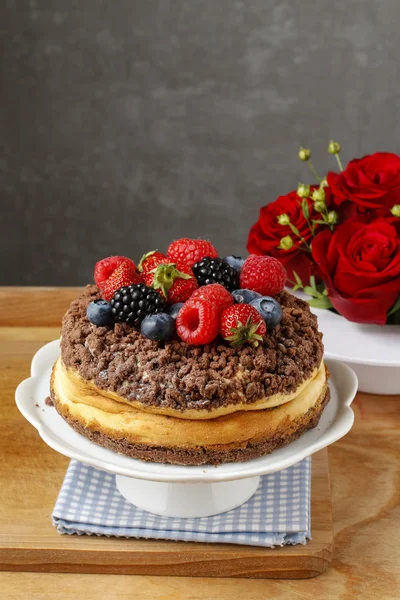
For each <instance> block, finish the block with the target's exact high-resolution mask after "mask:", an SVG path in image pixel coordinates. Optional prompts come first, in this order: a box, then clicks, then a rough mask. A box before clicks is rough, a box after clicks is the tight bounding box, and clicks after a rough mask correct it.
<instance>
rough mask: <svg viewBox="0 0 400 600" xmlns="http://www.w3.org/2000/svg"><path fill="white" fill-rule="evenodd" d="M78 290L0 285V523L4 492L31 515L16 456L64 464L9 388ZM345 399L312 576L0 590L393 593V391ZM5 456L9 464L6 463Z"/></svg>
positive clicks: (397, 563) (8, 583)
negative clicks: (322, 561) (328, 541)
mask: <svg viewBox="0 0 400 600" xmlns="http://www.w3.org/2000/svg"><path fill="white" fill-rule="evenodd" d="M77 293H78V290H77V289H73V288H58V289H56V288H53V289H48V288H41V289H40V288H0V373H1V375H0V377H1V387H0V403H1V404H0V406H1V408H0V459H1V466H0V527H1V523H2V521H1V519H2V512H3V511H2V510H1V507H2V506H3V507H4V506H6V503H7V505H9V504H10V502H12V501H13V499H12V498H10V494H12V496H13V497H14V496H15V497H17V496H18V497H21V496H22V497H23V496H24V495H25V496H26V498H27V502H26V506H27V509H26V510H27V517H29V487H30V484H29V481H26V485H24V486H23V487H22V488H19V489H15V490H14V489H13V487H12V483H11V485H10V480H11V482H12V479H13V470H14V469H15V468H18V465H21V468H22V465H24V468H26V463H28V464H29V461H31V460H35V459H36V458H37V459H39V460H41V461H42V463H43V466H44V468H46V467H47V468H51V465H54V464H55V461H56V462H57V465H58V466H60V465H62V466H65V467H66V466H67V464H68V459H67V458H65V457H63V456H61V455H58V454H56V453H54V451H53V450H51V449H50V448H47V447H46V446H45V444H44V443H43V442H42V441H41V440H40V438H39V436H38V435H37V433H36V431H35V430H34V429H33V427H32V426H31V425H30V424H29V423H27V422H26V421H25V420H24V419H23V417H22V416H21V415H20V414H19V413H18V411H17V409H16V406H15V403H14V391H15V388H16V386H17V384H18V383H19V382H20V381H21V380H22V379H24V378H26V377H27V376H28V374H29V367H30V362H31V358H32V355H33V354H34V353H35V352H36V350H37V349H38V348H39V347H40V346H42V345H43V344H44V343H46V342H48V341H50V340H53V339H56V338H57V337H58V334H59V323H60V318H61V315H62V314H63V312H64V310H65V308H66V306H67V305H68V303H69V302H70V300H71V299H72V298H74V297H76V295H77ZM353 406H354V410H355V414H356V421H355V424H354V427H353V429H352V431H351V432H350V433H349V434H348V435H347V436H346V437H345V438H344V439H343V440H341V441H339V442H337V443H336V444H334V445H333V446H331V447H330V449H329V456H330V469H331V480H332V494H333V517H334V530H335V551H334V561H333V567H332V568H331V569H330V570H329V571H327V572H326V573H324V574H323V575H321V576H319V577H318V578H315V579H308V580H299V581H293V580H248V579H247V580H244V579H211V578H179V577H157V576H129V575H126V576H124V575H75V574H51V573H5V572H3V573H0V597H1V598H5V599H7V600H8V599H10V600H11V599H20V598H21V599H22V598H24V599H25V598H29V599H40V600H44V599H46V598H49V599H50V598H65V599H71V600H72V599H74V600H76V599H77V598H79V599H80V598H85V600H89V599H91V598H93V599H94V598H96V600H101V599H103V598H104V599H107V600H109V599H114V598H118V599H121V600H123V599H125V598H137V599H138V600H153V599H160V600H167V599H168V600H181V599H182V600H183V599H190V600H197V599H206V600H228V599H229V600H232V598H234V599H236V598H237V599H242V598H243V599H244V600H263V599H264V598H265V599H267V598H268V599H275V598H283V599H284V600H291V599H293V600H296V599H299V598H304V599H310V600H311V599H313V600H314V599H317V600H320V599H324V600H338V599H340V600H346V599H349V598H351V599H353V598H354V599H356V598H363V600H369V599H371V600H372V599H374V600H375V599H377V600H378V599H379V600H392V599H393V600H394V599H398V598H400V461H399V458H400V435H399V434H400V397H393V396H372V395H368V394H361V393H360V394H358V395H357V398H356V400H355V403H354V405H353ZM28 448H29V452H28V451H27V449H28ZM10 456H13V465H14V466H13V469H10V468H9V464H10V462H11V461H10ZM15 465H17V466H15ZM6 481H7V482H8V484H7V486H6V485H5V482H6ZM50 481H51V473H49V484H50ZM52 485H53V486H54V482H53V481H52ZM5 489H7V490H8V492H7V497H5V495H4V490H5ZM10 490H11V492H10ZM56 495H57V490H56V489H53V488H52V489H51V491H49V492H48V493H46V494H45V496H44V498H45V499H44V506H43V510H44V512H45V513H46V514H48V517H49V518H50V513H51V509H52V507H53V504H54V501H55V498H56Z"/></svg>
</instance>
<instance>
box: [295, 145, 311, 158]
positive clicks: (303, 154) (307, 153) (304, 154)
mask: <svg viewBox="0 0 400 600" xmlns="http://www.w3.org/2000/svg"><path fill="white" fill-rule="evenodd" d="M298 157H299V159H300V160H310V158H311V150H309V148H300V150H299V154H298Z"/></svg>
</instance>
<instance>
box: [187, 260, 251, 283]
mask: <svg viewBox="0 0 400 600" xmlns="http://www.w3.org/2000/svg"><path fill="white" fill-rule="evenodd" d="M192 269H193V273H194V275H195V277H196V279H197V281H198V283H199V285H209V284H210V283H220V284H221V285H223V286H224V287H225V288H226V289H227V290H229V291H232V290H236V289H237V288H238V287H239V272H238V271H237V270H236V269H234V268H233V267H231V265H230V264H229V263H227V262H226V261H225V260H223V259H222V258H210V257H209V256H205V257H204V258H202V259H201V260H200V261H199V262H197V263H195V264H194V265H193V267H192Z"/></svg>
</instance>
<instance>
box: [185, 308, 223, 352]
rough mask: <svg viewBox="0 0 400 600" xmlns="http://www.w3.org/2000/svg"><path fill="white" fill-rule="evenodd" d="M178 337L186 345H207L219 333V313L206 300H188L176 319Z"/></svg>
mask: <svg viewBox="0 0 400 600" xmlns="http://www.w3.org/2000/svg"><path fill="white" fill-rule="evenodd" d="M176 330H177V333H178V335H179V337H180V338H181V339H182V340H183V341H184V342H186V343H187V344H192V345H193V346H199V345H202V344H209V343H210V342H212V341H213V340H214V339H215V338H216V337H217V335H218V333H219V312H218V310H217V308H216V307H215V306H214V305H213V304H211V302H209V301H208V300H203V299H201V298H195V299H194V300H192V299H190V300H188V301H187V302H186V303H185V304H184V305H183V306H182V308H181V310H180V311H179V314H178V317H177V319H176Z"/></svg>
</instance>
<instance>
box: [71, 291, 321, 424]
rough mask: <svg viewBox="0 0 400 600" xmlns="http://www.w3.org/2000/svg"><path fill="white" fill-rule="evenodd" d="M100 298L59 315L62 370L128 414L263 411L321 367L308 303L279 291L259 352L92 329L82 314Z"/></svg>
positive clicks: (88, 295)
mask: <svg viewBox="0 0 400 600" xmlns="http://www.w3.org/2000/svg"><path fill="white" fill-rule="evenodd" d="M99 297H100V295H99V291H98V290H97V288H96V287H95V286H87V288H86V289H85V291H84V293H83V295H82V296H81V297H80V298H78V299H77V300H76V301H75V302H73V303H72V305H71V308H70V309H69V311H68V312H67V313H66V315H65V317H64V320H63V326H62V341H61V355H62V359H63V363H64V364H65V365H66V367H67V368H68V369H72V371H73V372H74V373H75V372H77V373H78V374H79V375H80V376H81V378H82V379H83V380H84V381H89V382H93V383H94V385H95V386H96V388H98V389H100V390H104V391H105V392H106V393H107V394H109V393H110V392H113V393H115V394H116V398H117V399H119V401H121V399H122V401H126V402H128V403H131V404H132V406H136V407H140V406H141V407H144V408H147V409H150V410H154V411H155V412H158V413H162V414H177V412H180V413H181V414H182V416H186V417H188V418H195V414H196V413H198V416H200V418H202V419H204V418H205V416H206V413H207V412H210V414H211V417H214V416H215V415H217V414H221V415H222V414H229V413H230V412H232V411H231V407H235V408H234V410H238V409H239V410H243V409H244V408H245V407H246V406H248V407H251V406H254V407H256V408H257V409H258V408H266V407H268V406H275V405H277V404H279V402H287V400H288V399H290V398H292V397H293V396H294V395H296V394H297V393H298V390H299V389H301V386H305V385H307V384H308V383H309V381H311V380H312V379H313V377H314V376H315V374H316V373H317V371H318V369H319V368H320V365H321V361H322V355H323V346H322V336H321V334H320V333H319V332H318V327H317V319H316V317H315V316H314V315H313V314H312V313H311V312H310V308H309V306H308V304H307V303H305V302H303V301H302V300H299V299H297V298H295V297H294V296H292V295H291V294H289V293H287V292H285V291H283V292H281V293H280V294H278V295H277V296H276V299H277V300H278V302H279V303H280V304H281V306H282V310H283V317H282V320H281V322H280V323H279V325H277V327H275V329H274V330H273V331H272V332H270V333H268V334H267V336H266V337H265V340H264V342H263V344H262V345H260V346H259V347H257V348H253V347H250V346H248V347H244V348H237V349H235V348H232V347H231V346H230V345H229V344H228V343H227V342H224V341H223V340H222V339H219V340H218V339H217V340H216V341H214V342H213V343H212V344H209V345H206V346H201V347H194V346H189V345H187V344H185V343H184V342H182V341H181V340H178V339H176V340H171V341H169V342H165V343H162V342H153V341H150V340H148V339H145V338H144V337H143V336H141V334H140V332H139V331H137V330H135V329H134V328H132V327H130V326H129V325H126V324H119V323H116V324H115V326H113V327H96V326H95V325H92V324H91V323H89V321H88V319H87V317H86V308H87V306H88V304H89V303H90V302H91V301H92V300H94V299H95V298H99ZM279 398H280V399H279ZM269 400H270V402H269ZM187 411H190V412H187ZM215 411H218V412H215Z"/></svg>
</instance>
